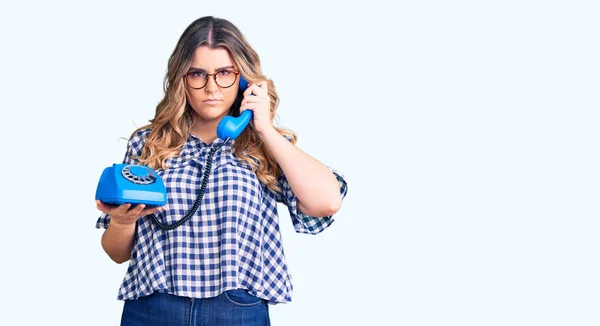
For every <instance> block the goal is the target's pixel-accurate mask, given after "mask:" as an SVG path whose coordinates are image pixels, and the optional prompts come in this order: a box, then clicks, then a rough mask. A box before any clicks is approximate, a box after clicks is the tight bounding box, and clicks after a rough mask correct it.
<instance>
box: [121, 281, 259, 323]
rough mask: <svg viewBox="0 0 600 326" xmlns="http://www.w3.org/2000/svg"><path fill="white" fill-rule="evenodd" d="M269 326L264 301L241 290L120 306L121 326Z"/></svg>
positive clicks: (161, 296)
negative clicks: (205, 297)
mask: <svg viewBox="0 0 600 326" xmlns="http://www.w3.org/2000/svg"><path fill="white" fill-rule="evenodd" d="M139 325H143V326H154V325H157V326H158V325H160V326H165V325H169V326H171V325H172V326H179V325H181V326H183V325H185V326H196V325H202V326H221V325H223V326H225V325H227V326H229V325H236V326H237V325H240V326H269V325H271V322H270V319H269V307H268V305H267V302H266V301H265V300H262V299H260V298H257V297H255V296H253V295H251V294H250V293H248V291H246V290H243V289H237V290H229V291H226V292H223V293H222V294H221V295H219V296H217V297H214V298H208V299H191V298H185V297H179V296H175V295H171V294H166V293H158V292H155V293H153V294H151V295H149V296H145V297H141V298H139V299H137V300H127V301H125V303H124V305H123V315H122V316H121V326H139Z"/></svg>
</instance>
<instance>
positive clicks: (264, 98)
mask: <svg viewBox="0 0 600 326" xmlns="http://www.w3.org/2000/svg"><path fill="white" fill-rule="evenodd" d="M250 94H254V96H252V95H250ZM245 110H252V114H253V117H252V122H251V124H252V127H254V130H256V132H257V133H258V134H259V135H260V134H262V133H263V132H265V131H267V130H269V128H273V123H272V122H271V99H270V98H269V86H268V85H267V82H266V81H261V82H258V83H251V84H249V85H248V88H247V89H246V90H245V91H244V99H243V100H242V105H241V107H240V113H242V112H244V111H245Z"/></svg>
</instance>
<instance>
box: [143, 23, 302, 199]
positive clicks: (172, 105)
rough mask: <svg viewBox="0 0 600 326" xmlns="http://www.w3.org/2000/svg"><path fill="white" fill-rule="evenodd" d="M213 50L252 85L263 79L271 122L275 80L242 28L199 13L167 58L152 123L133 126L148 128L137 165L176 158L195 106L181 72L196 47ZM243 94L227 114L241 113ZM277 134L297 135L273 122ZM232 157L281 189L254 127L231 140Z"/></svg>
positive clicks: (161, 165) (275, 102)
mask: <svg viewBox="0 0 600 326" xmlns="http://www.w3.org/2000/svg"><path fill="white" fill-rule="evenodd" d="M203 45H205V46H208V47H210V48H211V49H216V48H224V49H226V50H227V51H228V52H229V55H230V56H231V57H232V60H233V61H234V62H235V64H236V66H237V67H238V69H239V71H240V73H241V74H242V75H243V76H244V78H245V79H246V80H248V81H249V82H251V83H254V82H258V81H262V80H266V81H267V84H268V87H269V98H270V102H271V105H270V106H271V114H270V116H271V122H273V120H274V119H275V116H276V111H277V107H278V105H279V97H278V96H277V92H276V90H275V86H274V84H273V81H272V80H270V79H267V78H266V77H265V76H264V75H263V74H262V72H261V65H260V59H259V56H258V54H257V53H256V52H255V51H254V50H253V49H252V47H251V46H250V44H249V43H248V42H247V40H246V39H245V38H244V36H243V35H242V33H241V32H240V30H239V29H238V28H237V27H236V26H234V25H233V24H232V23H231V22H229V21H228V20H226V19H222V18H215V17H212V16H207V17H202V18H199V19H197V20H195V21H194V22H192V23H191V24H190V25H189V26H188V27H187V28H186V29H185V31H184V32H183V34H182V35H181V37H180V38H179V41H178V42H177V45H176V47H175V49H174V50H173V53H172V54H171V56H170V58H169V61H168V68H167V73H166V76H165V78H164V82H163V90H164V93H165V94H164V97H163V99H162V100H161V101H160V102H159V104H158V105H157V106H156V112H155V116H154V118H153V119H151V120H149V122H150V124H147V125H144V126H142V127H140V128H137V129H136V130H135V131H134V132H133V133H132V136H133V135H134V134H136V133H137V132H138V131H140V130H142V129H146V128H150V130H151V131H150V133H149V135H148V136H147V138H146V140H145V144H144V148H143V150H142V153H141V155H140V156H139V157H138V159H139V160H140V163H141V164H145V165H148V166H149V167H151V168H153V169H157V168H163V169H166V168H168V166H167V164H166V159H167V158H169V157H175V156H178V155H179V154H180V152H181V149H182V148H183V145H184V144H185V141H186V140H187V138H188V135H189V131H190V128H191V126H192V125H193V124H194V116H193V114H192V113H193V112H194V111H193V109H192V107H191V106H190V105H189V103H188V101H187V96H186V95H187V90H186V87H185V84H184V78H185V74H186V73H187V71H188V69H189V67H190V66H191V62H192V59H193V57H194V53H195V50H196V48H197V47H199V46H203ZM242 99H243V95H242V92H238V95H237V98H236V100H235V101H234V103H233V105H232V106H231V108H230V109H229V114H230V115H233V116H239V114H240V109H239V107H240V105H241V101H242ZM273 127H274V128H275V129H276V130H277V131H278V132H279V133H280V134H281V135H285V136H287V137H288V138H289V139H290V140H291V142H292V143H293V144H295V143H296V135H295V133H293V132H292V131H290V130H287V129H284V128H279V127H276V126H273ZM233 150H234V155H235V156H236V157H238V158H239V159H240V160H243V161H245V162H247V163H248V164H250V165H251V166H252V169H253V170H254V172H255V173H256V175H257V177H258V179H259V180H260V182H262V183H263V184H265V185H266V186H267V187H268V188H269V189H271V190H273V191H275V192H279V191H280V190H281V189H280V187H279V186H278V182H277V178H278V176H279V175H280V173H281V170H280V168H279V165H278V164H277V161H275V158H274V157H273V155H272V154H271V153H270V152H269V150H268V149H267V147H266V145H265V144H264V143H262V141H261V140H260V138H259V137H258V134H257V133H256V131H255V130H254V129H253V128H251V127H250V126H248V128H245V130H244V131H243V132H242V133H241V134H240V136H239V137H238V138H236V140H235V142H234V144H233Z"/></svg>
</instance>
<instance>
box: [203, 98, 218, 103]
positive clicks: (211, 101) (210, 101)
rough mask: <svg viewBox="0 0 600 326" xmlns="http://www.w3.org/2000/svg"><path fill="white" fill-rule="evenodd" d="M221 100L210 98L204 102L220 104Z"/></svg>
mask: <svg viewBox="0 0 600 326" xmlns="http://www.w3.org/2000/svg"><path fill="white" fill-rule="evenodd" d="M220 102H221V100H216V99H208V100H204V101H202V103H205V104H218V103H220Z"/></svg>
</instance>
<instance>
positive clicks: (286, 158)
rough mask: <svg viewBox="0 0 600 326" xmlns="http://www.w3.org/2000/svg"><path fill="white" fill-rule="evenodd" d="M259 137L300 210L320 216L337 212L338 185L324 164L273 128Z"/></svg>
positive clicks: (339, 201)
mask: <svg viewBox="0 0 600 326" xmlns="http://www.w3.org/2000/svg"><path fill="white" fill-rule="evenodd" d="M261 139H262V140H263V142H265V144H266V145H267V147H268V148H269V151H270V152H271V154H272V155H273V156H274V158H275V160H277V163H278V164H279V166H280V167H281V169H282V170H283V172H284V173H285V176H286V178H287V180H288V182H289V184H290V187H291V188H292V191H294V194H295V195H296V197H297V198H298V209H299V210H300V211H301V212H302V213H304V214H306V215H309V216H316V217H322V216H330V215H333V214H334V213H335V212H337V210H338V209H339V208H340V205H341V202H342V199H341V196H340V188H339V184H338V181H337V179H336V177H335V175H334V174H333V172H331V170H330V169H329V168H328V167H327V166H325V165H324V164H322V163H321V162H319V161H318V160H316V159H314V158H313V157H311V156H310V155H308V154H306V153H305V152H303V151H302V150H300V149H299V148H298V147H296V146H295V145H294V144H292V143H291V142H289V141H288V140H287V139H286V138H284V137H283V136H281V135H280V134H279V132H277V130H275V129H273V128H271V129H267V130H266V131H264V132H263V133H262V134H261Z"/></svg>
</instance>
